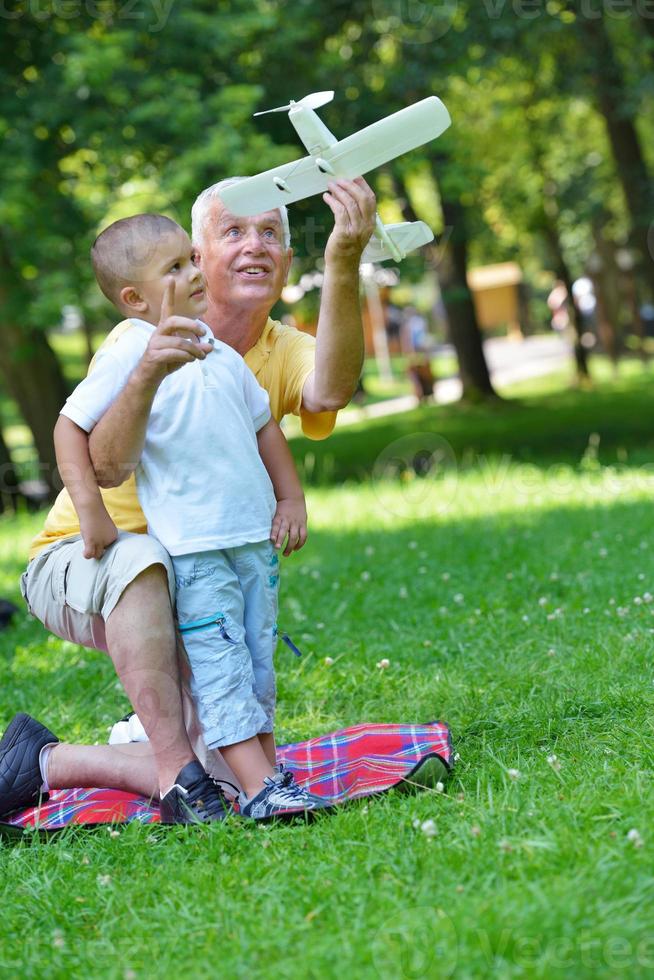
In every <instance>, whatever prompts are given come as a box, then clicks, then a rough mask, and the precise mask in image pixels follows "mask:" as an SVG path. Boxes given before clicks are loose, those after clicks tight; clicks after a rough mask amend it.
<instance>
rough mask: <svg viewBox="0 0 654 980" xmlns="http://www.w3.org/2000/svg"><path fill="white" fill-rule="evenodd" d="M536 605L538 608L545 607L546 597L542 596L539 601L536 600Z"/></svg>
mask: <svg viewBox="0 0 654 980" xmlns="http://www.w3.org/2000/svg"><path fill="white" fill-rule="evenodd" d="M538 605H539V606H546V605H547V599H546V597H545V596H544V595H542V596H541V597H540V599H539V600H538Z"/></svg>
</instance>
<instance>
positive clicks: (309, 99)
mask: <svg viewBox="0 0 654 980" xmlns="http://www.w3.org/2000/svg"><path fill="white" fill-rule="evenodd" d="M333 98H334V93H333V92H312V93H311V95H305V96H304V98H303V99H300V101H299V102H293V100H292V99H291V101H290V102H289V104H288V105H280V106H277V108H276V109H264V110H263V111H262V112H255V113H254V115H255V116H267V115H268V113H269V112H288V110H289V109H293V108H294V107H295V106H297V105H304V106H306V107H307V108H308V109H319V108H320V106H321V105H327V103H328V102H331V101H332V99H333Z"/></svg>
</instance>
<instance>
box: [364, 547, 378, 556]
mask: <svg viewBox="0 0 654 980" xmlns="http://www.w3.org/2000/svg"><path fill="white" fill-rule="evenodd" d="M363 553H364V554H365V555H368V557H370V555H374V553H375V549H374V548H373V546H372V545H371V544H367V545H366V546H365V548H364V549H363Z"/></svg>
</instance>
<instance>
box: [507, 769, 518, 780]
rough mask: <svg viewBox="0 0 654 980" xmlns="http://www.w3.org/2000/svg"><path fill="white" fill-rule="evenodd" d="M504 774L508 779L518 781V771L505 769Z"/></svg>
mask: <svg viewBox="0 0 654 980" xmlns="http://www.w3.org/2000/svg"><path fill="white" fill-rule="evenodd" d="M506 774H507V776H509V778H510V779H520V770H519V769H507V770H506Z"/></svg>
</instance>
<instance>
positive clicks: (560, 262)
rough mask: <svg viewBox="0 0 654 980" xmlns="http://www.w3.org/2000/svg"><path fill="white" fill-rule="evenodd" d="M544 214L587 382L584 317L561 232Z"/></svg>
mask: <svg viewBox="0 0 654 980" xmlns="http://www.w3.org/2000/svg"><path fill="white" fill-rule="evenodd" d="M543 214H544V217H545V224H544V230H545V237H546V238H547V242H548V244H549V247H550V252H551V254H552V259H553V262H554V271H555V274H556V277H557V279H560V280H561V282H562V283H563V284H564V286H565V288H566V289H567V291H568V307H569V309H570V311H571V312H572V317H571V320H572V326H573V327H574V332H575V344H574V355H575V367H576V369H577V379H578V381H579V382H580V383H582V384H583V383H585V382H587V381H588V380H589V378H590V372H589V371H588V353H587V351H586V348H585V347H584V345H583V343H582V337H583V335H584V332H585V329H586V327H585V324H584V319H583V317H582V315H581V312H580V311H579V309H578V307H577V304H576V303H575V302H574V299H573V295H572V283H573V282H574V280H573V278H572V274H571V272H570V268H569V266H568V263H567V262H566V260H565V256H564V254H563V248H562V247H561V242H560V240H559V233H558V230H557V228H556V226H555V224H554V222H553V221H552V220H551V219H550V217H549V215H548V214H547V211H546V210H545V209H544V210H543Z"/></svg>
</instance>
